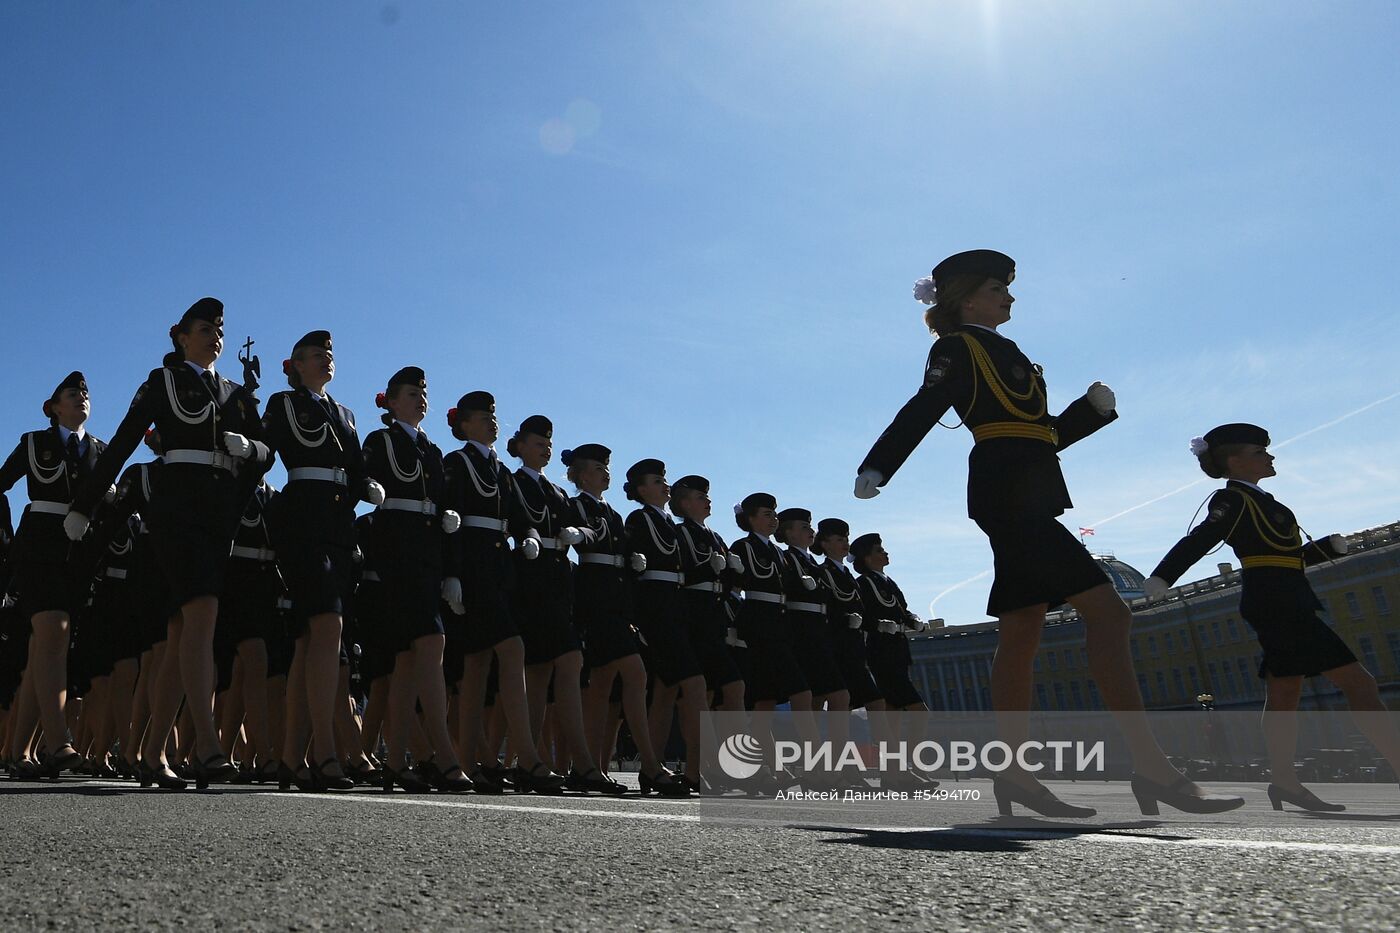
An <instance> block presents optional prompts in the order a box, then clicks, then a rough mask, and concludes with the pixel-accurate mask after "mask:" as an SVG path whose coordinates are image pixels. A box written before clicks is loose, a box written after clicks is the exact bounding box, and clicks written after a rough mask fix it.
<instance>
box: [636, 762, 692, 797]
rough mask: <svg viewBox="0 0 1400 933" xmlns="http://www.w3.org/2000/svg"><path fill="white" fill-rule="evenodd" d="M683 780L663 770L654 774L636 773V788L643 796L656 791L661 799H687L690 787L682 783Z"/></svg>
mask: <svg viewBox="0 0 1400 933" xmlns="http://www.w3.org/2000/svg"><path fill="white" fill-rule="evenodd" d="M683 780H684V779H683V778H677V777H676V776H675V775H674V774H672V773H671V772H670V771H667V770H666V769H665V768H662V769H661V770H660V771H658V772H656V773H655V774H647V773H646V772H645V771H638V772H637V786H638V787H640V788H641V789H642V793H643V794H644V795H645V794H649V793H651V792H652V791H656V793H658V794H660V795H661V796H662V797H689V796H690V786H689V784H688V783H682V781H683Z"/></svg>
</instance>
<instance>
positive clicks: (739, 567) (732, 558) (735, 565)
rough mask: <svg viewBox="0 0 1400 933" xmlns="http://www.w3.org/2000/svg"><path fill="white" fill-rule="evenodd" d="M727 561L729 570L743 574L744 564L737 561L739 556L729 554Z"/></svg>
mask: <svg viewBox="0 0 1400 933" xmlns="http://www.w3.org/2000/svg"><path fill="white" fill-rule="evenodd" d="M728 560H729V569H730V570H732V571H734V572H735V573H743V572H744V562H743V561H742V560H740V559H739V555H738V554H733V553H731V554H729V555H728Z"/></svg>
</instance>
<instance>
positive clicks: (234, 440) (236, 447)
mask: <svg viewBox="0 0 1400 933" xmlns="http://www.w3.org/2000/svg"><path fill="white" fill-rule="evenodd" d="M224 450H227V451H228V453H229V456H230V457H237V458H238V459H239V460H246V459H247V458H248V456H249V455H250V454H251V453H252V452H253V442H252V441H250V440H248V438H246V437H244V436H243V435H242V434H234V433H233V432H232V431H225V432H224Z"/></svg>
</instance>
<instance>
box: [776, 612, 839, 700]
mask: <svg viewBox="0 0 1400 933" xmlns="http://www.w3.org/2000/svg"><path fill="white" fill-rule="evenodd" d="M785 615H786V617H787V623H788V632H789V637H790V638H791V639H792V650H793V654H794V655H795V656H796V657H797V663H798V666H800V667H801V668H802V676H803V678H804V679H806V681H807V685H808V686H809V687H810V688H811V690H812V695H813V696H824V695H826V694H828V693H835V692H836V691H837V690H844V689H846V684H845V681H844V680H843V679H842V677H841V668H840V667H839V666H838V665H837V663H836V655H835V653H834V652H833V651H832V649H831V629H830V627H829V626H828V625H827V622H826V616H824V615H822V614H821V613H817V612H793V611H792V610H791V609H789V610H787V612H786V613H785Z"/></svg>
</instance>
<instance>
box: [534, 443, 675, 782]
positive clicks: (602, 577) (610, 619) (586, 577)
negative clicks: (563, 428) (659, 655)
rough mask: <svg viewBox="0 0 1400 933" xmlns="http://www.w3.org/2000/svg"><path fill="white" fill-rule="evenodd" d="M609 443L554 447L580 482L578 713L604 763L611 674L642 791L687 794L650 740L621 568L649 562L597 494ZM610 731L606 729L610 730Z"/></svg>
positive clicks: (608, 480) (606, 482) (609, 738)
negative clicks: (582, 687)
mask: <svg viewBox="0 0 1400 933" xmlns="http://www.w3.org/2000/svg"><path fill="white" fill-rule="evenodd" d="M611 459H612V451H611V450H609V449H608V448H606V447H604V446H603V445H602V444H581V445H579V446H578V447H576V448H574V449H573V450H566V451H564V452H563V453H562V454H560V455H559V460H560V462H561V463H563V464H564V466H565V467H567V468H568V470H569V481H570V482H571V483H573V484H574V486H575V487H577V489H578V495H577V496H575V497H574V499H573V508H574V516H575V523H576V524H577V526H578V529H579V531H580V532H582V533H583V540H582V541H581V542H579V544H578V545H577V547H576V550H577V551H578V571H577V573H576V574H575V576H574V619H575V621H576V622H577V623H578V626H579V631H580V632H581V633H582V635H583V655H584V660H585V661H586V662H587V664H588V689H587V693H586V694H585V696H584V705H583V709H584V721H585V724H586V726H587V729H588V741H589V747H590V748H592V750H593V757H594V760H595V761H597V762H598V763H599V765H600V766H603V765H606V764H607V762H608V761H609V759H610V758H611V757H612V756H611V752H610V749H611V746H612V744H613V741H614V737H615V736H616V732H615V731H613V730H611V729H610V725H611V722H610V714H609V707H610V699H611V696H612V689H613V683H614V682H620V683H621V687H622V711H623V714H624V716H625V717H626V720H627V727H628V729H629V730H630V731H631V733H632V739H633V741H634V742H635V743H636V746H637V753H638V756H639V757H640V759H641V771H640V772H639V773H638V775H637V778H638V783H639V785H640V787H641V790H642V793H643V794H646V793H650V792H651V791H652V790H656V791H657V792H658V793H660V794H662V795H663V796H668V797H686V796H689V795H690V790H689V788H688V787H687V786H686V785H684V784H682V783H681V782H680V781H678V780H677V779H676V776H675V775H673V774H672V773H671V772H670V771H669V770H668V769H667V768H665V767H664V766H663V765H662V764H661V759H660V758H658V757H657V754H656V750H655V748H654V747H653V746H652V742H651V732H650V725H649V722H648V719H647V670H646V667H645V665H643V664H642V658H641V654H640V653H639V646H638V644H637V635H636V630H635V629H633V627H632V603H633V593H632V581H631V580H630V579H628V577H627V573H628V571H629V570H630V571H631V573H634V574H640V573H644V572H645V571H646V569H647V561H646V558H645V557H643V556H642V555H641V554H637V553H632V552H631V551H629V549H628V544H627V527H626V524H625V523H624V522H623V520H622V516H621V515H619V514H618V513H617V510H616V509H614V508H613V507H612V506H611V505H610V504H608V503H607V502H606V501H604V499H603V493H604V492H606V491H607V489H608V487H609V486H610V485H612V474H611V472H610V471H609V470H608V462H609V461H610V460H611ZM609 733H611V735H610V734H609Z"/></svg>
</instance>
